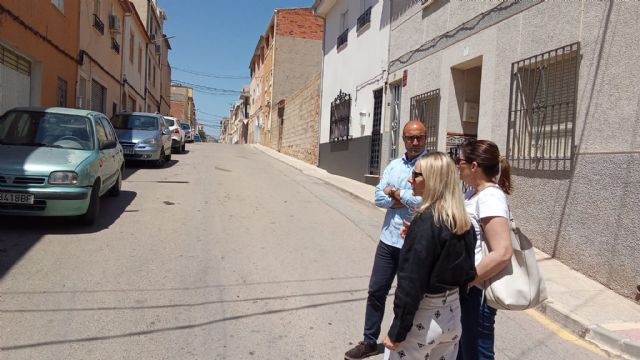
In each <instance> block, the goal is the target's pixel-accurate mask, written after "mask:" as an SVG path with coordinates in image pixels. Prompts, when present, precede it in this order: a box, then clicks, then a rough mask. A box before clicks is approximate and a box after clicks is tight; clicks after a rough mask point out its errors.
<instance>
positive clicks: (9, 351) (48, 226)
mask: <svg viewBox="0 0 640 360" xmlns="http://www.w3.org/2000/svg"><path fill="white" fill-rule="evenodd" d="M187 149H188V150H189V152H188V153H187V154H174V155H173V159H172V162H171V163H170V164H169V165H168V166H167V167H165V168H163V169H155V168H152V167H150V166H147V165H143V164H138V163H134V164H128V167H127V172H126V177H125V180H124V183H123V191H122V193H121V194H120V196H119V197H117V198H109V197H105V198H103V199H102V204H101V218H100V220H99V221H98V222H97V224H96V225H95V226H94V227H91V228H84V227H78V226H76V225H74V224H73V222H72V220H67V219H34V218H1V219H0V226H1V229H2V230H1V231H0V276H1V278H0V281H1V282H0V351H1V352H2V358H3V359H11V360H23V359H29V360H32V359H323V360H324V359H342V358H343V357H342V354H343V353H344V351H346V350H347V349H348V348H350V347H351V345H352V343H353V342H356V341H358V340H359V339H360V337H361V333H362V324H363V319H364V308H365V301H366V295H367V285H368V279H369V274H370V268H371V264H372V260H373V254H374V251H375V246H376V243H377V241H378V232H379V228H380V225H381V223H382V219H383V215H384V214H383V212H382V211H380V210H378V209H377V208H375V206H373V204H367V203H365V202H363V201H361V200H359V199H355V198H353V197H352V196H351V195H349V194H347V193H345V192H343V191H341V190H339V189H337V188H335V187H333V186H331V185H328V184H326V183H324V182H322V181H320V180H318V179H316V178H312V177H309V176H306V175H304V174H302V173H300V172H299V171H298V170H296V169H293V168H291V167H289V166H288V165H286V164H284V163H282V162H280V161H278V160H276V159H273V158H271V157H269V156H268V155H266V154H264V153H263V152H261V151H259V150H257V149H256V148H253V147H250V146H232V145H222V144H211V143H196V144H189V146H188V148H187ZM372 197H373V194H372ZM392 301H393V296H390V297H389V298H388V303H387V304H388V305H387V315H386V317H385V322H384V324H383V332H384V331H386V329H388V326H389V323H390V321H391V319H392V316H393V314H392ZM496 336H497V345H496V349H497V350H498V352H499V353H498V354H497V359H567V360H568V359H581V360H589V359H603V358H605V357H603V355H602V354H601V353H599V352H598V351H596V350H594V348H593V347H592V346H590V345H588V344H586V343H584V342H582V341H581V340H575V341H573V340H572V339H571V338H570V336H566V334H565V333H564V332H562V331H561V330H560V329H555V328H553V327H552V326H550V325H549V324H548V323H546V322H545V321H544V319H543V318H542V316H541V315H538V317H536V316H535V314H531V313H529V312H501V313H499V316H498V324H497V335H496ZM372 359H382V355H379V356H375V357H372Z"/></svg>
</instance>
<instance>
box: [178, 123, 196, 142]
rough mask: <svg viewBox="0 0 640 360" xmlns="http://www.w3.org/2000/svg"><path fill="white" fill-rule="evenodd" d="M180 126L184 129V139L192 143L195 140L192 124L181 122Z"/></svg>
mask: <svg viewBox="0 0 640 360" xmlns="http://www.w3.org/2000/svg"><path fill="white" fill-rule="evenodd" d="M180 127H181V128H182V130H184V139H185V142H188V143H192V142H193V134H194V133H195V131H193V129H192V128H191V124H189V123H186V122H183V123H180Z"/></svg>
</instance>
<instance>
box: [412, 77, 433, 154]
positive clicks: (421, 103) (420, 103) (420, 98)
mask: <svg viewBox="0 0 640 360" xmlns="http://www.w3.org/2000/svg"><path fill="white" fill-rule="evenodd" d="M410 112H411V120H413V119H418V120H420V121H422V123H423V124H424V126H425V127H426V128H427V140H426V143H425V148H426V149H427V150H429V151H436V150H437V149H438V123H439V122H440V89H435V90H431V91H429V92H426V93H424V94H420V95H416V96H414V97H412V98H411V110H410Z"/></svg>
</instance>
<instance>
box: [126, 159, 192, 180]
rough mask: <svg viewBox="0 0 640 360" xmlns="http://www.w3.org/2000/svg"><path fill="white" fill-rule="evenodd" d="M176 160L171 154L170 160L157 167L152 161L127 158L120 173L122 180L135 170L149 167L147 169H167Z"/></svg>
mask: <svg viewBox="0 0 640 360" xmlns="http://www.w3.org/2000/svg"><path fill="white" fill-rule="evenodd" d="M174 155H178V154H174ZM178 156H179V155H178ZM178 162H179V160H175V159H173V156H172V159H171V161H168V162H167V163H166V164H165V165H164V166H163V167H161V168H159V167H157V166H156V165H155V163H154V162H152V161H142V160H127V161H125V169H124V173H123V174H122V180H127V179H128V178H129V177H131V176H132V175H133V174H135V173H136V171H138V170H140V169H149V170H162V169H169V168H171V167H174V166H175V165H176V164H177V163H178Z"/></svg>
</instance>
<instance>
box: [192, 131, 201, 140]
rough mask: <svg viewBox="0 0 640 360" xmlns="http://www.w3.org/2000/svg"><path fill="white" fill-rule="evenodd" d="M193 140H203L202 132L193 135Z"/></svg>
mask: <svg viewBox="0 0 640 360" xmlns="http://www.w3.org/2000/svg"><path fill="white" fill-rule="evenodd" d="M193 141H195V142H201V141H202V139H201V138H200V134H198V133H196V134H195V135H193Z"/></svg>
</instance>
